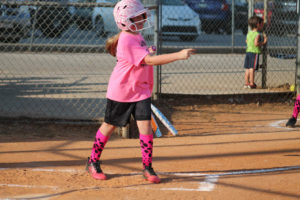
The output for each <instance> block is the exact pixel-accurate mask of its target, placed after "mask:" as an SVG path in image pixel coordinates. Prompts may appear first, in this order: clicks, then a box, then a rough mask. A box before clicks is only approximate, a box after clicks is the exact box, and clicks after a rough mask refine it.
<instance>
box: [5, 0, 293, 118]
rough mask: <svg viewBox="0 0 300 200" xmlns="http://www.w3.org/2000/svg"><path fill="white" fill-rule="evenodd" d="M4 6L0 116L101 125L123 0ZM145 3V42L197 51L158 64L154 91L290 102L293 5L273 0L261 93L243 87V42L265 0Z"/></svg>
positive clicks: (8, 3) (22, 0) (62, 0)
mask: <svg viewBox="0 0 300 200" xmlns="http://www.w3.org/2000/svg"><path fill="white" fill-rule="evenodd" d="M0 2H1V7H0V9H1V10H0V51H1V54H0V98H1V101H0V116H1V117H22V116H24V117H30V118H47V119H49V118H55V119H80V120H91V119H92V120H93V119H102V118H103V116H104V109H105V103H106V100H105V94H106V87H107V83H108V80H109V76H110V74H111V72H112V70H113V67H114V65H115V63H116V59H115V58H114V57H112V56H110V55H109V54H107V53H106V52H105V51H104V44H105V41H106V39H107V38H108V37H110V36H112V35H114V34H116V33H117V32H118V30H117V27H116V25H115V22H114V19H113V6H114V5H115V3H116V2H117V0H69V1H67V0H45V1H26V0H18V1H3V0H1V1H0ZM143 2H144V3H145V5H146V6H147V7H149V8H151V14H152V15H151V17H150V18H151V20H152V21H153V22H154V27H153V28H152V29H148V30H145V31H143V33H142V34H143V35H144V37H145V38H146V42H147V43H148V45H157V47H158V48H157V49H158V53H167V52H174V51H177V50H180V49H183V48H195V49H196V50H197V54H196V55H194V56H192V57H191V58H190V59H189V60H186V61H178V62H175V63H171V64H167V65H164V66H158V67H157V74H156V80H157V83H156V85H155V86H156V87H155V91H154V93H155V94H156V95H158V96H163V95H169V94H171V95H205V96H207V95H236V96H238V95H244V94H255V95H266V94H272V93H274V94H278V93H280V94H282V95H283V96H285V97H286V98H290V97H291V92H290V91H289V86H290V85H292V84H295V82H296V80H295V74H296V44H297V38H296V30H297V28H298V27H297V24H298V18H297V16H298V13H297V4H296V1H291V0H288V1H286V2H287V3H283V2H284V1H277V0H273V1H268V4H267V7H268V11H267V23H266V30H265V31H266V33H267V34H268V39H269V40H268V41H269V42H268V46H267V50H266V53H265V54H264V55H265V57H264V58H263V55H262V56H261V57H260V61H261V63H260V66H261V68H260V69H259V70H258V71H257V72H256V76H255V82H256V84H257V85H258V88H257V89H255V90H253V89H252V90H250V89H243V85H244V69H243V63H244V57H245V49H246V43H245V39H246V33H247V30H248V26H247V19H248V16H249V10H250V9H249V6H250V5H251V8H252V9H253V12H254V13H255V14H257V15H261V16H262V17H263V14H264V12H262V11H263V10H264V4H263V7H262V6H261V4H262V3H263V1H253V4H250V2H247V1H243V0H233V1H223V0H219V1H197V0H185V1H181V0H161V1H158V2H157V5H158V7H156V4H153V3H155V2H154V1H147V0H145V1H143ZM156 8H157V9H156ZM289 20H290V21H289ZM291 24H294V25H291ZM269 98H275V97H272V96H269Z"/></svg>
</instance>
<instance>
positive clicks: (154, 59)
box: [144, 49, 195, 65]
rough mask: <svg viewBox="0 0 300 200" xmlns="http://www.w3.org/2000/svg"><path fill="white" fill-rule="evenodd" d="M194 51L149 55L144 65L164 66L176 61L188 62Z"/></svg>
mask: <svg viewBox="0 0 300 200" xmlns="http://www.w3.org/2000/svg"><path fill="white" fill-rule="evenodd" d="M194 52H195V50H194V49H183V50H181V51H178V52H175V53H168V54H162V55H147V56H146V57H145V58H144V63H146V64H147V65H164V64H168V63H171V62H174V61H176V60H186V59H188V58H189V57H190V55H192V54H194Z"/></svg>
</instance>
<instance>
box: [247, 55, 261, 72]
mask: <svg viewBox="0 0 300 200" xmlns="http://www.w3.org/2000/svg"><path fill="white" fill-rule="evenodd" d="M258 65H259V54H257V53H251V52H247V53H246V57H245V62H244V68H245V69H253V70H258Z"/></svg>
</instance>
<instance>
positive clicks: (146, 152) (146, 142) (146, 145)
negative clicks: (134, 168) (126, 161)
mask: <svg viewBox="0 0 300 200" xmlns="http://www.w3.org/2000/svg"><path fill="white" fill-rule="evenodd" d="M140 143H141V150H142V158H143V166H144V167H146V166H149V165H151V164H152V149H153V134H151V135H142V134H140Z"/></svg>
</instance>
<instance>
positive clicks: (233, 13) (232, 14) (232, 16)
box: [231, 0, 235, 53]
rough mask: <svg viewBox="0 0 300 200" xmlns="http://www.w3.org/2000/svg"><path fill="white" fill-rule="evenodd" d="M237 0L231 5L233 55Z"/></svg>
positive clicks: (232, 50) (232, 49) (233, 0)
mask: <svg viewBox="0 0 300 200" xmlns="http://www.w3.org/2000/svg"><path fill="white" fill-rule="evenodd" d="M234 16H235V0H232V3H231V53H233V52H234V31H235V30H234V27H235V19H234Z"/></svg>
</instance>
